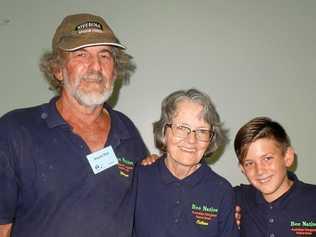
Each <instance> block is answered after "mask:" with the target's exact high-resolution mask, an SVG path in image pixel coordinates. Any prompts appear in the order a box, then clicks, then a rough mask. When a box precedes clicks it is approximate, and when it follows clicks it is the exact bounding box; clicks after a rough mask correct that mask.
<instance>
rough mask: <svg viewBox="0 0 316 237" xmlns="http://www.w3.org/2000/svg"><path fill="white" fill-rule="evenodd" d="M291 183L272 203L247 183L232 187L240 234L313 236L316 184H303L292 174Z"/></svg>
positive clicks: (280, 236) (285, 236)
mask: <svg viewBox="0 0 316 237" xmlns="http://www.w3.org/2000/svg"><path fill="white" fill-rule="evenodd" d="M289 178H290V179H291V180H293V181H294V184H293V185H292V187H291V188H290V190H289V191H288V192H286V193H285V194H283V195H282V196H281V197H279V198H278V199H277V200H275V201H273V202H272V203H268V202H266V201H265V200H264V198H263V196H262V194H261V193H260V192H259V191H258V190H256V189H255V188H254V187H253V186H251V185H241V186H238V187H235V191H236V195H237V202H238V205H240V206H241V210H242V212H241V213H242V219H241V230H240V233H241V236H243V237H244V236H245V237H253V236H256V237H261V236H262V237H292V236H316V185H311V184H306V183H303V182H301V181H299V180H298V179H297V177H296V176H295V175H294V174H293V173H289Z"/></svg>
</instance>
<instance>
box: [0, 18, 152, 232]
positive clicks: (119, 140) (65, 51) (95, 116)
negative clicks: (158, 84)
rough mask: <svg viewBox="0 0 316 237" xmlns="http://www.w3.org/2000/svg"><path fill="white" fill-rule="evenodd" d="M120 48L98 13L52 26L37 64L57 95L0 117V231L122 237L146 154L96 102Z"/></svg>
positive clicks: (113, 72)
mask: <svg viewBox="0 0 316 237" xmlns="http://www.w3.org/2000/svg"><path fill="white" fill-rule="evenodd" d="M123 50H124V46H123V45H122V44H121V43H120V42H119V41H118V39H117V38H116V37H115V35H114V33H113V32H112V30H111V29H110V28H109V26H108V25H107V24H106V22H105V21H104V19H102V18H101V17H99V16H95V15H90V14H77V15H70V16H67V17H65V18H64V20H63V21H62V23H61V24H60V25H59V27H58V28H57V30H56V32H55V35H54V38H53V42H52V53H50V54H47V55H45V57H43V60H42V62H41V66H42V70H43V71H44V72H45V73H46V75H48V76H50V77H51V81H50V82H51V84H52V85H53V86H54V87H55V88H56V89H57V91H58V92H59V95H58V96H57V97H55V98H53V99H52V100H51V101H50V102H49V103H47V104H43V105H40V106H36V107H33V108H26V109H19V110H15V111H12V112H9V113H7V114H6V115H4V116H3V117H2V118H1V119H0V237H8V236H12V237H20V236H24V237H25V236H32V237H53V236H54V237H56V236H57V237H69V236H76V237H81V236H82V237H83V236H84V237H87V236H89V237H100V236H111V237H114V236H130V234H131V228H132V222H133V211H134V198H135V197H134V194H133V192H131V189H132V184H133V182H132V181H133V179H132V178H133V167H134V165H135V163H136V162H137V161H139V160H141V159H143V158H144V157H145V156H146V154H147V150H146V148H145V145H144V143H143V141H142V139H141V137H140V135H139V133H138V132H137V130H136V128H135V126H134V124H133V123H132V122H131V121H130V120H129V119H128V118H127V117H126V116H125V115H123V114H122V113H120V112H117V111H114V110H113V109H112V108H111V107H110V106H108V105H107V104H104V102H105V101H106V100H107V99H108V98H109V96H110V95H111V93H112V89H113V83H114V81H115V79H116V78H117V77H118V76H119V75H120V73H122V72H120V71H119V70H118V68H120V69H121V68H124V65H123V64H124V63H126V59H129V57H128V55H127V54H125V53H124V51H123ZM127 61H128V60H127ZM122 63H123V64H122ZM127 63H128V62H127ZM126 65H127V64H125V66H126ZM127 68H128V65H127Z"/></svg>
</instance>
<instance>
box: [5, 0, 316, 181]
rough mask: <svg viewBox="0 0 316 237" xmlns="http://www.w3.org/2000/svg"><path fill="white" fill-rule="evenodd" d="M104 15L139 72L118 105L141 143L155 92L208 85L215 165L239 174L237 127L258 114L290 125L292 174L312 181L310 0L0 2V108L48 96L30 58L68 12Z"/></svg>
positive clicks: (156, 110) (153, 115) (158, 95)
mask: <svg viewBox="0 0 316 237" xmlns="http://www.w3.org/2000/svg"><path fill="white" fill-rule="evenodd" d="M79 12H90V13H94V14H98V15H101V16H103V17H105V18H106V20H107V22H108V23H109V25H110V26H111V27H112V28H113V30H114V32H115V33H116V35H117V36H118V38H119V39H120V40H121V42H122V43H123V44H124V45H126V46H127V47H128V51H127V52H128V53H129V54H131V55H133V56H134V58H135V62H136V64H137V71H136V73H135V74H134V75H133V76H132V78H131V81H130V84H129V85H126V86H123V87H122V88H121V90H120V94H119V97H118V102H117V104H116V106H115V108H116V109H118V110H120V111H123V112H124V113H125V114H127V115H128V116H129V117H130V118H131V119H132V120H133V121H134V122H135V124H136V125H137V127H138V128H139V130H140V132H141V134H142V136H143V138H144V140H145V142H146V144H147V146H148V148H149V149H150V150H151V152H155V153H157V150H156V149H155V147H154V144H153V136H152V122H153V121H155V120H157V119H158V117H159V115H160V103H161V100H162V99H163V98H164V97H165V96H167V95H168V94H169V93H171V92H173V91H174V90H178V89H188V88H191V87H194V88H197V89H200V90H202V91H204V92H206V93H208V94H209V95H210V96H211V98H212V99H213V101H214V103H215V104H216V106H217V110H218V112H219V114H220V115H221V118H222V121H223V122H224V125H225V127H226V128H227V129H229V137H230V139H231V142H230V143H229V145H228V146H227V147H226V149H225V150H224V152H223V154H222V155H221V156H220V157H219V158H218V159H217V160H216V161H214V162H213V164H212V167H213V169H214V170H215V171H216V172H218V173H219V174H221V175H223V176H225V177H226V178H227V179H228V180H229V181H230V182H231V183H232V184H234V185H235V184H239V183H241V182H247V181H246V180H245V179H244V178H243V176H242V174H241V173H240V171H239V168H238V164H237V161H236V157H235V154H234V151H233V146H232V142H233V139H234V136H235V134H236V131H237V130H238V128H239V127H240V126H241V125H242V124H244V123H245V122H247V121H248V120H249V119H251V118H253V117H255V116H261V115H266V116H270V117H272V118H273V119H275V120H277V121H279V122H280V123H281V124H282V125H283V126H284V127H285V128H286V130H287V131H288V134H289V135H290V137H291V139H292V144H293V146H294V148H295V150H296V152H297V154H298V162H297V167H296V173H297V174H298V175H299V177H300V178H301V179H303V180H305V181H306V182H309V183H316V182H315V180H316V172H315V167H316V159H315V157H314V156H315V154H314V147H315V146H316V142H315V135H316V127H315V122H316V112H315V106H314V104H315V101H316V93H315V90H316V80H315V68H316V57H315V56H316V30H315V22H316V1H315V0H301V1H299V0H283V1H280V0H267V1H258V0H257V1H256V0H227V1H225V0H207V1H206V0H198V1H193V0H190V1H189V0H181V1H180V0H168V1H167V0H162V1H157V0H139V1H138V0H126V1H119V0H102V1H101V0H89V1H86V0H63V1H60V0H55V1H51V0H27V1H20V0H0V53H1V55H0V72H1V84H0V85H1V86H0V101H1V103H0V114H1V115H2V114H4V113H6V112H7V111H9V110H12V109H15V108H19V107H28V106H33V105H37V104H40V103H44V102H46V101H48V100H49V99H50V98H51V97H52V96H53V95H54V94H53V92H51V91H49V90H48V84H47V83H46V81H45V80H44V79H43V76H42V75H41V73H40V71H39V69H38V62H39V58H40V56H41V54H42V53H44V52H45V51H47V50H48V49H50V47H51V39H52V36H53V33H54V31H55V29H56V27H57V25H58V24H59V23H60V22H61V20H62V19H63V17H64V16H65V15H67V14H72V13H79Z"/></svg>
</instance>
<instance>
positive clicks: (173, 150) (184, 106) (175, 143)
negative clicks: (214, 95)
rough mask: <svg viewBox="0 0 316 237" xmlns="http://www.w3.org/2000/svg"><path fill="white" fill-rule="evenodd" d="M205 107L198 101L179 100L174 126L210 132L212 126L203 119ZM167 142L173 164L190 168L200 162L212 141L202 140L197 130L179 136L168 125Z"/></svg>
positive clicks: (169, 158) (169, 157) (169, 159)
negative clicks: (197, 135)
mask: <svg viewBox="0 0 316 237" xmlns="http://www.w3.org/2000/svg"><path fill="white" fill-rule="evenodd" d="M202 110H203V107H202V106H201V105H200V104H199V103H196V102H192V101H190V100H183V101H180V102H178V104H177V109H176V113H175V116H174V117H173V119H172V126H173V127H175V126H183V127H187V128H190V129H191V131H192V130H193V131H195V130H200V131H202V132H203V131H206V132H209V130H210V129H211V126H210V125H209V124H208V123H207V122H205V121H204V119H203V112H202ZM164 139H165V144H166V148H167V160H168V162H169V163H171V164H172V165H173V166H176V167H179V168H180V167H181V166H182V167H183V168H190V167H192V166H195V165H196V164H198V163H199V162H200V161H201V159H202V157H203V155H204V153H205V151H206V149H207V148H208V145H209V142H210V141H205V139H204V141H200V140H198V139H197V137H196V132H191V133H189V135H188V136H186V137H179V136H176V134H175V133H174V132H173V130H172V128H171V127H170V126H169V127H166V132H165V136H164Z"/></svg>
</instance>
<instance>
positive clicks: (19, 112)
mask: <svg viewBox="0 0 316 237" xmlns="http://www.w3.org/2000/svg"><path fill="white" fill-rule="evenodd" d="M45 105H46V104H42V105H36V106H32V107H25V108H18V109H14V110H11V111H9V112H7V113H5V114H4V115H3V116H1V118H0V124H2V123H19V124H21V123H22V124H24V123H26V122H31V123H32V122H34V119H36V117H40V113H39V111H41V109H42V107H43V106H45Z"/></svg>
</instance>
